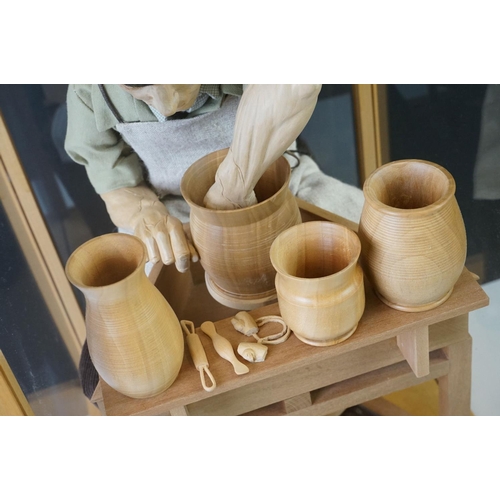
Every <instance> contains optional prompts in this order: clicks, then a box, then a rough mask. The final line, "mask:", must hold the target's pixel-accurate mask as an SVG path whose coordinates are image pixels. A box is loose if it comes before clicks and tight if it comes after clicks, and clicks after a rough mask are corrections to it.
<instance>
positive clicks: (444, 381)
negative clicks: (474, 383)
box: [438, 335, 472, 416]
mask: <svg viewBox="0 0 500 500" xmlns="http://www.w3.org/2000/svg"><path fill="white" fill-rule="evenodd" d="M444 352H445V354H446V357H447V358H448V360H449V362H450V370H449V372H448V374H446V375H444V376H442V377H440V378H439V379H438V382H439V412H440V414H441V415H453V416H468V415H470V414H471V408H470V397H471V369H472V337H471V336H470V335H468V336H467V338H465V339H463V340H462V342H459V343H456V344H452V345H449V346H447V347H446V348H445V349H444Z"/></svg>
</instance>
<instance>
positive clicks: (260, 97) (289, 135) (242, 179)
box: [205, 84, 321, 209]
mask: <svg viewBox="0 0 500 500" xmlns="http://www.w3.org/2000/svg"><path fill="white" fill-rule="evenodd" d="M320 90H321V85H317V84H304V85H298V84H297V85H249V86H248V87H247V88H246V90H245V92H244V93H243V96H242V98H241V102H240V104H239V106H238V112H237V114H236V123H235V128H234V137H233V142H232V145H231V148H230V150H229V153H228V155H227V157H226V159H225V160H224V161H223V162H222V163H221V165H220V166H219V169H218V171H217V174H216V178H215V184H214V185H213V186H212V187H211V188H210V190H209V191H208V193H207V196H206V198H205V205H206V206H207V207H209V208H217V209H232V208H241V207H245V206H249V205H252V204H255V203H256V199H255V195H254V193H253V189H254V187H255V185H256V184H257V181H258V180H259V179H260V177H261V176H262V174H263V173H264V172H265V170H266V169H267V168H268V167H269V165H271V163H273V162H274V161H276V160H277V159H278V158H279V157H280V156H281V155H282V154H283V153H284V152H285V151H286V149H287V148H288V147H289V146H290V144H292V143H293V141H294V140H295V139H296V138H297V137H298V135H299V134H300V132H302V130H303V129H304V127H305V126H306V124H307V122H308V121H309V119H310V117H311V115H312V113H313V111H314V108H315V106H316V102H317V99H318V94H319V92H320Z"/></svg>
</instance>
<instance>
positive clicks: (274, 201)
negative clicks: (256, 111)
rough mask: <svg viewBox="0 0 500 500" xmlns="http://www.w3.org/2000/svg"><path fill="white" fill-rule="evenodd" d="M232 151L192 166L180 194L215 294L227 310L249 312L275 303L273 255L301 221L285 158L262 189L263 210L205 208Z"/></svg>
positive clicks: (264, 179) (258, 189) (255, 207)
mask: <svg viewBox="0 0 500 500" xmlns="http://www.w3.org/2000/svg"><path fill="white" fill-rule="evenodd" d="M227 151H228V150H227V149H225V150H221V151H216V152H214V153H211V154H209V155H207V156H205V157H203V158H201V159H200V160H198V161H197V162H196V163H194V164H193V165H191V167H189V169H188V170H187V171H186V173H185V174H184V177H183V178H182V182H181V192H182V195H183V196H184V199H185V200H186V201H187V203H188V204H189V206H190V208H191V214H190V227H191V234H192V236H193V241H194V244H195V246H196V249H197V250H198V253H199V255H200V262H201V264H202V266H203V268H204V269H205V279H206V284H207V288H208V290H209V292H210V294H211V295H212V296H213V297H214V298H215V300H217V301H218V302H219V303H221V304H223V305H225V306H227V307H231V308H234V309H239V310H250V309H254V308H256V307H260V306H263V305H265V304H267V303H270V302H273V301H275V300H276V290H275V285H274V278H275V275H276V272H275V270H274V268H273V266H272V264H271V261H270V258H269V250H270V248H271V244H272V242H273V241H274V239H275V238H276V236H278V234H280V233H281V232H282V231H284V230H285V229H288V228H289V227H290V226H293V225H295V224H298V223H300V222H301V217H300V211H299V208H298V206H297V202H296V201H295V197H294V196H293V195H292V193H291V191H290V189H289V187H288V184H289V182H290V166H289V164H288V162H287V161H286V159H285V158H284V157H281V158H279V159H278V160H277V161H276V162H274V163H273V164H272V165H271V166H270V167H269V168H268V169H267V170H266V172H265V173H264V175H263V176H262V177H261V179H260V180H259V182H258V183H257V185H256V187H255V193H256V195H257V199H258V200H259V203H258V204H256V205H253V206H251V207H247V208H241V209H238V210H212V209H208V208H205V207H204V206H203V200H204V198H205V195H206V193H207V191H208V189H209V188H210V187H211V186H212V184H213V183H214V180H215V173H216V172H217V169H218V167H219V165H220V163H221V162H222V160H223V159H224V158H225V156H226V154H227Z"/></svg>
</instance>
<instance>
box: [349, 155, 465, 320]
mask: <svg viewBox="0 0 500 500" xmlns="http://www.w3.org/2000/svg"><path fill="white" fill-rule="evenodd" d="M363 192H364V196H365V204H364V207H363V211H362V214H361V220H360V224H359V232H358V234H359V237H360V240H361V246H362V263H363V267H364V271H365V273H366V274H367V276H368V278H369V280H370V282H371V284H372V285H373V287H374V289H375V291H376V293H377V294H378V296H379V297H380V299H381V300H382V301H383V302H385V303H386V304H387V305H388V306H390V307H392V308H394V309H399V310H401V311H408V312H418V311H426V310H429V309H433V308H434V307H437V306H439V305H440V304H442V303H443V302H444V301H445V300H446V299H447V298H448V297H449V296H450V295H451V292H452V291H453V286H454V285H455V283H456V281H457V280H458V278H459V276H460V274H461V272H462V269H463V267H464V263H465V257H466V253H467V242H466V235H465V226H464V222H463V219H462V214H461V212H460V208H459V206H458V203H457V201H456V198H455V181H454V179H453V177H452V176H451V174H450V173H449V172H448V171H447V170H446V169H444V168H443V167H441V166H439V165H436V164H435V163H431V162H428V161H423V160H401V161H395V162H392V163H388V164H386V165H384V166H382V167H380V168H378V169H377V170H375V172H373V173H372V174H371V176H370V177H369V178H368V179H367V180H366V182H365V184H364V186H363Z"/></svg>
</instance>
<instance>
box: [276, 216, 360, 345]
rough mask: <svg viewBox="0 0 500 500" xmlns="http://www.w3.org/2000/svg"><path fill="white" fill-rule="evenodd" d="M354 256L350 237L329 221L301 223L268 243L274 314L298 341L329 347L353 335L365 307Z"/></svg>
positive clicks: (352, 235) (356, 254) (356, 253)
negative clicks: (273, 274) (273, 279)
mask: <svg viewBox="0 0 500 500" xmlns="http://www.w3.org/2000/svg"><path fill="white" fill-rule="evenodd" d="M360 252H361V244H360V242H359V238H358V237H357V235H356V233H354V232H353V231H351V230H350V229H347V228H346V227H344V226H342V225H340V224H336V223H333V222H329V221H310V222H304V223H302V224H299V225H296V226H293V227H291V228H289V229H287V230H286V231H283V232H282V233H281V234H279V235H278V236H277V238H276V239H275V240H274V242H273V244H272V246H271V254H270V255H271V262H272V264H273V266H274V268H275V269H276V272H277V275H276V291H277V293H278V304H279V308H280V314H281V316H282V317H283V319H284V321H285V322H286V324H287V325H288V326H289V327H290V328H291V329H292V330H293V332H294V334H295V335H296V336H297V337H298V338H299V339H300V340H302V341H303V342H305V343H307V344H311V345H315V346H329V345H334V344H337V343H339V342H343V341H345V340H346V339H347V338H349V337H350V336H351V335H352V334H353V333H354V332H355V330H356V328H357V325H358V323H359V320H360V318H361V316H362V314H363V311H364V308H365V290H364V283H363V271H362V270H361V266H360V265H359V263H358V259H359V255H360Z"/></svg>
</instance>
